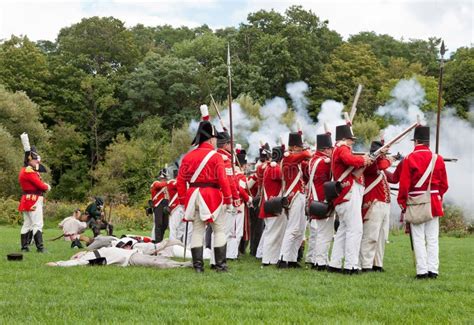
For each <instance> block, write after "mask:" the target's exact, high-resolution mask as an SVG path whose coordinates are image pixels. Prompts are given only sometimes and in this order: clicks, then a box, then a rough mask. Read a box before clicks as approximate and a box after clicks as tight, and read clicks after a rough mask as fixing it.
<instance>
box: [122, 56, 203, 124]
mask: <svg viewBox="0 0 474 325" xmlns="http://www.w3.org/2000/svg"><path fill="white" fill-rule="evenodd" d="M201 71H202V67H201V66H200V65H199V64H198V63H197V62H196V60H195V59H193V58H188V59H179V58H176V57H171V56H165V57H161V56H159V55H158V54H155V53H149V54H148V55H147V56H146V58H145V59H144V60H143V62H142V63H140V64H139V66H138V67H137V69H136V70H135V71H134V72H133V73H131V74H130V76H129V78H128V79H127V80H126V81H125V82H124V84H123V85H122V91H123V92H124V93H125V94H126V97H127V99H126V100H125V102H124V104H123V107H122V109H123V112H125V115H126V116H127V118H129V121H130V122H131V123H137V122H142V121H143V120H144V119H145V118H146V117H148V116H151V115H159V116H162V117H163V126H164V127H165V128H167V129H168V130H171V128H172V126H173V125H182V123H183V121H187V120H189V117H191V116H196V113H197V112H198V110H197V108H198V107H199V105H200V104H201V103H202V101H203V99H204V95H203V94H204V92H203V91H204V90H203V89H202V88H203V86H202V80H201V78H202V73H201ZM132 125H133V124H132Z"/></svg>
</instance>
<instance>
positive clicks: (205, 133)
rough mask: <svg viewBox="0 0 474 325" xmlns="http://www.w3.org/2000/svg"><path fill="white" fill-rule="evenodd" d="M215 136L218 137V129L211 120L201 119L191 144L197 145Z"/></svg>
mask: <svg viewBox="0 0 474 325" xmlns="http://www.w3.org/2000/svg"><path fill="white" fill-rule="evenodd" d="M215 137H217V131H216V128H215V127H214V125H212V123H211V122H209V121H201V122H200V123H199V126H198V130H197V132H196V136H195V137H194V140H193V142H192V143H191V145H193V146H196V145H199V144H201V143H203V142H204V141H207V140H209V139H211V138H215Z"/></svg>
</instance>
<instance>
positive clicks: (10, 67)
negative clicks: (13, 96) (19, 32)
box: [0, 36, 49, 104]
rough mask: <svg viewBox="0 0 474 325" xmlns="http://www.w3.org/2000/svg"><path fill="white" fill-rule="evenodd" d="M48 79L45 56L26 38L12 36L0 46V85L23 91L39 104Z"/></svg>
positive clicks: (44, 94) (44, 93)
mask: <svg viewBox="0 0 474 325" xmlns="http://www.w3.org/2000/svg"><path fill="white" fill-rule="evenodd" d="M48 78H49V71H48V65H47V59H46V55H45V54H44V53H43V52H42V51H41V50H40V49H39V48H38V47H37V46H36V45H35V43H34V42H32V41H30V40H29V39H28V37H26V36H24V37H17V36H12V37H11V38H10V39H9V40H7V41H5V42H3V43H2V44H1V45H0V84H4V85H5V87H6V88H7V89H9V90H12V91H17V90H21V91H24V92H25V93H26V94H27V95H28V97H30V98H31V99H32V100H34V101H36V102H37V103H39V104H41V103H42V98H44V97H45V96H46V92H47V91H46V83H47V81H48Z"/></svg>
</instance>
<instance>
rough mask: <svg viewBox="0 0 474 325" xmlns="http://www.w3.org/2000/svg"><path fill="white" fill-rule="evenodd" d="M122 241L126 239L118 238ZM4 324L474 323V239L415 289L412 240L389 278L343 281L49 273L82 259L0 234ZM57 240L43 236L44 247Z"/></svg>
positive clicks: (454, 248)
mask: <svg viewBox="0 0 474 325" xmlns="http://www.w3.org/2000/svg"><path fill="white" fill-rule="evenodd" d="M120 233H121V232H120V231H119V232H118V234H120ZM0 234H1V236H0V251H1V256H2V258H1V262H0V287H1V290H0V297H1V299H0V301H1V307H0V323H2V324H12V323H27V322H28V323H47V324H51V323H80V324H82V323H96V322H104V323H141V322H145V321H147V322H152V323H154V324H158V323H204V322H205V323H316V322H319V321H323V322H325V323H416V324H425V323H471V324H472V323H474V266H473V265H474V264H473V260H474V249H473V248H474V238H472V237H469V238H449V237H442V238H441V239H440V259H441V270H440V277H439V278H438V279H437V280H423V281H420V280H415V279H414V275H415V271H414V266H413V261H412V257H411V252H410V247H409V240H408V237H407V236H405V235H397V236H391V237H390V243H389V244H388V245H387V249H386V258H385V269H386V272H385V273H377V274H362V275H359V276H344V275H339V274H328V273H320V272H316V271H312V270H310V269H303V270H294V269H293V270H281V271H280V270H277V269H274V268H265V269H261V268H260V265H259V263H258V262H257V261H256V260H255V259H254V258H251V257H248V256H245V257H243V258H242V259H241V260H240V261H235V262H231V263H230V272H229V273H227V274H221V273H219V274H217V273H215V272H213V271H211V270H209V269H206V272H205V274H203V275H198V274H195V273H194V271H193V270H191V269H179V270H158V269H151V268H140V267H127V268H121V267H114V266H107V267H73V268H52V267H47V266H45V265H44V264H45V263H46V262H49V261H55V260H61V259H68V258H69V257H70V256H71V255H72V254H73V253H74V252H76V251H75V250H72V249H70V248H69V245H68V243H65V242H64V241H61V240H58V241H55V242H48V241H47V242H46V248H47V249H48V253H46V254H38V253H36V251H32V252H30V253H27V254H25V256H24V261H22V262H9V261H7V260H6V254H7V253H10V252H14V251H18V249H19V228H11V227H0ZM58 234H59V230H57V229H46V230H45V238H46V239H48V238H52V237H54V236H56V235H58Z"/></svg>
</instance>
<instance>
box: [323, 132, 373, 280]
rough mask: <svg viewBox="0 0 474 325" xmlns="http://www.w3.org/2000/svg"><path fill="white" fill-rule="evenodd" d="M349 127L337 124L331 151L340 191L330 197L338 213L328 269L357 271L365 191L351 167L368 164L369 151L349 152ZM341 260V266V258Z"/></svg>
mask: <svg viewBox="0 0 474 325" xmlns="http://www.w3.org/2000/svg"><path fill="white" fill-rule="evenodd" d="M355 139H356V138H355V137H354V135H353V133H352V128H351V127H350V126H349V125H339V126H337V127H336V141H337V142H336V146H335V148H334V151H333V154H332V161H331V165H332V166H331V170H332V174H333V177H334V180H336V181H338V182H341V186H342V191H341V192H340V193H339V195H338V196H337V198H335V199H334V200H333V205H334V207H335V210H336V213H337V215H338V217H339V222H340V225H339V228H338V230H337V233H336V238H335V239H334V245H333V249H332V253H331V261H330V262H329V266H328V271H329V272H343V273H345V274H357V273H358V272H359V252H360V243H361V239H362V215H361V209H362V196H363V194H364V180H363V176H355V175H354V174H353V173H352V171H353V170H354V169H357V168H361V167H364V166H368V165H370V164H371V162H372V161H371V160H370V158H369V156H368V155H365V156H356V155H353V154H352V145H353V144H354V140H355ZM343 260H344V270H343V269H342V267H343V265H342V262H343Z"/></svg>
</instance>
